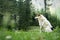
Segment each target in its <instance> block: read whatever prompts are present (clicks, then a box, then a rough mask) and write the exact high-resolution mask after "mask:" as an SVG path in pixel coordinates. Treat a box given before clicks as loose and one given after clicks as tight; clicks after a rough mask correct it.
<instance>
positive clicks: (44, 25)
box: [35, 14, 52, 32]
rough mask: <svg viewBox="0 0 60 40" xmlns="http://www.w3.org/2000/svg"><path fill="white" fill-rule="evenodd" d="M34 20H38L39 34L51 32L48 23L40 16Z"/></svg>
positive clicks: (50, 26)
mask: <svg viewBox="0 0 60 40" xmlns="http://www.w3.org/2000/svg"><path fill="white" fill-rule="evenodd" d="M35 19H38V22H39V26H40V32H41V31H45V32H52V29H51V28H52V25H51V24H50V22H49V21H48V20H47V19H46V18H45V17H44V16H43V15H42V14H40V15H37V16H36V17H35Z"/></svg>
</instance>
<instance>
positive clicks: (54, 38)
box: [0, 28, 60, 40]
mask: <svg viewBox="0 0 60 40" xmlns="http://www.w3.org/2000/svg"><path fill="white" fill-rule="evenodd" d="M6 36H11V38H10V39H7V38H6ZM0 40H60V29H59V28H56V29H55V30H54V31H53V32H51V33H46V32H42V33H40V32H39V29H38V28H36V29H31V30H29V31H7V30H0Z"/></svg>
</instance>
